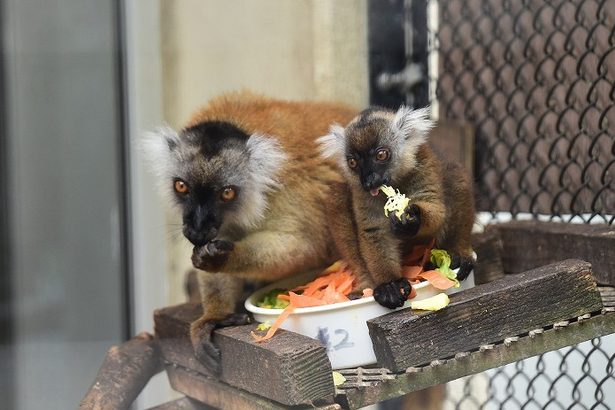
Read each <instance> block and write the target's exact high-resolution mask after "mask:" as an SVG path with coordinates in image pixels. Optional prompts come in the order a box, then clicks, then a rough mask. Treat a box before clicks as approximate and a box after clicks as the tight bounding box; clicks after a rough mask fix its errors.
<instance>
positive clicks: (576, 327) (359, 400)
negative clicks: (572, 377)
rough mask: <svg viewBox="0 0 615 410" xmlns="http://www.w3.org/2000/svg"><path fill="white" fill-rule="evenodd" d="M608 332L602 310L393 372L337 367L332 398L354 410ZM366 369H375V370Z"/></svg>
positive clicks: (613, 326) (611, 328)
mask: <svg viewBox="0 0 615 410" xmlns="http://www.w3.org/2000/svg"><path fill="white" fill-rule="evenodd" d="M539 330H540V332H539ZM611 333H615V313H610V312H605V313H603V314H599V315H596V316H592V317H591V318H587V319H582V320H577V321H571V322H570V323H569V324H568V325H567V326H558V327H555V326H553V324H551V326H547V327H546V328H544V329H543V328H540V329H535V330H533V331H531V332H529V334H525V335H517V336H518V337H517V338H509V340H510V342H509V343H499V344H491V345H485V346H482V347H484V348H481V349H476V350H474V351H468V352H458V353H457V354H456V355H455V357H454V358H451V359H448V360H439V361H434V362H432V363H430V364H428V365H426V366H421V367H412V368H409V369H407V370H406V371H405V372H403V373H398V374H393V373H390V372H387V370H386V369H382V371H383V376H382V377H380V378H377V377H374V376H371V377H369V378H368V379H365V378H358V377H357V375H356V374H357V370H359V371H360V370H361V368H359V369H348V370H340V372H341V373H342V374H344V376H345V377H346V379H347V380H348V381H347V382H346V383H344V384H343V385H342V386H340V388H339V390H338V394H337V397H336V399H335V400H336V402H338V403H340V404H341V405H342V407H343V408H345V409H358V408H362V407H364V406H367V405H370V404H374V403H377V402H380V401H383V400H387V399H391V398H393V397H399V396H402V395H404V394H407V393H410V392H413V391H417V390H421V389H424V388H426V387H429V386H434V385H438V384H441V383H446V382H449V381H451V380H456V379H458V378H460V377H464V376H468V375H470V374H476V373H480V372H483V371H485V370H488V369H493V368H496V367H500V366H504V365H506V364H509V363H513V362H518V361H521V360H523V359H527V358H528V357H532V356H537V355H539V354H543V353H546V352H550V351H552V350H557V349H561V348H563V347H566V346H574V345H576V344H579V343H582V342H585V341H587V340H591V339H593V338H596V337H601V336H605V335H608V334H611ZM508 336H515V335H512V334H511V335H508ZM363 370H364V371H365V370H366V369H363ZM370 370H372V371H374V372H377V369H370Z"/></svg>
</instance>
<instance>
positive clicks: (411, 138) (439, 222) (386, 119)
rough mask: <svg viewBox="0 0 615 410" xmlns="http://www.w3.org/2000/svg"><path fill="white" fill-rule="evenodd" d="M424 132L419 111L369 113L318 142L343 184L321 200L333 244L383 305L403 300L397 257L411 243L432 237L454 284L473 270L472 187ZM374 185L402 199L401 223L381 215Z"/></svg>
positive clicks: (405, 286) (406, 288) (405, 290)
mask: <svg viewBox="0 0 615 410" xmlns="http://www.w3.org/2000/svg"><path fill="white" fill-rule="evenodd" d="M431 127H432V122H431V121H430V120H429V118H428V111H427V110H426V109H421V110H416V111H413V110H411V109H408V108H405V107H402V108H400V109H399V110H398V111H397V112H393V111H389V110H385V109H379V108H370V109H367V110H365V111H363V112H361V113H360V114H359V115H358V116H357V117H356V118H354V119H353V120H352V121H351V122H350V123H349V124H348V126H347V127H346V128H345V129H344V128H342V127H340V126H336V125H334V126H332V127H331V130H330V134H329V135H326V136H324V137H322V138H321V139H320V140H319V142H320V143H321V145H322V147H321V148H322V153H323V155H324V156H325V157H327V158H336V159H337V160H338V163H339V165H340V167H341V168H342V169H343V170H344V174H345V175H346V180H347V184H340V185H338V186H337V187H336V190H335V191H336V192H337V194H336V195H335V198H334V201H332V202H329V203H330V204H331V206H332V209H331V212H330V213H329V214H333V213H334V212H335V216H334V217H333V218H332V219H331V221H330V223H331V225H332V230H331V232H332V234H333V235H334V236H335V242H336V246H337V248H338V250H339V252H340V253H341V255H342V257H343V258H344V259H345V260H346V261H347V262H348V263H349V265H350V267H351V269H353V271H354V272H355V273H356V274H357V275H358V277H359V278H360V280H361V282H362V283H361V284H359V288H361V287H368V286H369V287H373V286H375V289H374V297H375V299H376V300H377V301H378V302H379V303H380V304H381V305H383V306H386V307H389V308H395V307H399V306H401V305H402V304H403V303H404V301H405V300H406V299H407V296H408V295H409V292H410V284H409V282H408V281H407V280H406V279H404V278H402V259H403V256H404V255H405V254H406V253H407V252H409V250H410V249H412V247H413V246H414V245H416V244H422V243H429V242H430V241H432V240H433V239H435V241H436V242H435V246H436V247H437V248H443V249H446V250H448V251H449V252H450V253H451V254H452V255H453V259H454V261H455V265H457V266H459V265H460V270H459V272H458V274H457V276H458V278H459V279H465V278H466V277H467V275H468V274H469V272H470V270H471V269H472V265H473V256H472V248H471V243H470V234H471V231H472V226H473V224H474V217H475V215H474V200H473V194H472V183H471V180H470V178H469V176H468V174H467V173H466V172H465V170H464V169H463V168H462V166H461V165H457V164H454V163H442V162H440V160H439V159H437V158H436V156H435V155H434V153H433V152H432V150H431V149H430V148H429V146H428V145H427V143H426V142H427V134H428V132H429V130H430V129H431ZM382 185H391V186H392V187H393V188H396V189H398V190H399V191H400V192H401V193H403V194H405V195H406V196H407V197H409V198H410V202H409V204H408V206H407V207H406V209H405V211H404V213H403V214H402V215H401V218H398V217H397V216H396V215H395V213H394V212H393V213H390V214H389V218H386V217H385V216H384V213H383V206H384V204H385V202H386V197H385V195H384V194H382V193H380V194H379V188H380V187H381V186H382ZM453 267H455V266H453Z"/></svg>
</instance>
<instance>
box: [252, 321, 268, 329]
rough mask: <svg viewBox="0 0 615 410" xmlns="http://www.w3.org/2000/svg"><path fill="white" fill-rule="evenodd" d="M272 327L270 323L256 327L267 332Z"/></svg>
mask: <svg viewBox="0 0 615 410" xmlns="http://www.w3.org/2000/svg"><path fill="white" fill-rule="evenodd" d="M270 327H271V323H269V321H266V322H263V323H259V324H258V326H256V330H267V329H269V328H270Z"/></svg>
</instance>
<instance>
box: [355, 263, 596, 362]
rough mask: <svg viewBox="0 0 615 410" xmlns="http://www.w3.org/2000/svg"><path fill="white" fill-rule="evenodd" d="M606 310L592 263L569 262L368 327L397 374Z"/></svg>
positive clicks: (381, 319) (394, 315)
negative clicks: (435, 308)
mask: <svg viewBox="0 0 615 410" xmlns="http://www.w3.org/2000/svg"><path fill="white" fill-rule="evenodd" d="M601 308H602V300H601V298H600V293H599V292H598V289H597V287H596V283H595V281H594V279H593V277H592V275H591V265H590V264H589V263H587V262H583V261H579V260H566V261H563V262H559V263H554V264H551V265H547V266H543V267H540V268H537V269H534V270H531V271H527V272H524V273H520V274H517V275H507V276H506V277H504V278H501V279H498V280H496V281H494V282H490V283H487V284H485V285H481V286H477V287H475V288H472V289H468V290H466V291H463V292H459V293H457V294H455V295H452V296H451V304H450V305H449V306H447V307H446V308H445V309H442V310H440V311H437V312H428V313H418V312H415V311H412V310H410V309H404V310H401V311H398V312H394V313H390V314H387V315H384V316H381V317H379V318H376V319H372V320H370V321H368V322H367V325H368V328H369V332H370V336H371V338H372V342H373V345H374V352H375V353H376V357H377V359H378V363H379V364H380V365H381V366H384V367H386V368H388V369H391V370H392V371H394V372H397V371H403V370H404V369H406V368H408V367H410V366H417V365H420V364H424V363H429V362H430V361H432V360H435V359H443V358H447V357H452V356H454V355H455V353H457V352H464V351H468V350H472V349H474V348H477V347H479V346H480V345H483V344H486V343H493V342H498V341H501V340H503V339H504V338H505V337H507V336H509V335H519V334H523V333H526V332H529V331H530V330H532V329H535V328H537V327H541V326H544V325H548V324H551V323H554V322H557V321H558V320H562V319H569V318H576V317H577V316H580V315H583V314H585V313H590V312H595V311H599V310H600V309H601Z"/></svg>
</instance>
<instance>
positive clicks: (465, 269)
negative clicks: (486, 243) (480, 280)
mask: <svg viewBox="0 0 615 410" xmlns="http://www.w3.org/2000/svg"><path fill="white" fill-rule="evenodd" d="M450 268H451V269H459V270H458V271H457V279H458V280H466V279H467V278H468V275H470V272H472V269H474V259H472V258H467V257H464V256H459V255H453V256H452V257H451V266H450Z"/></svg>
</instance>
